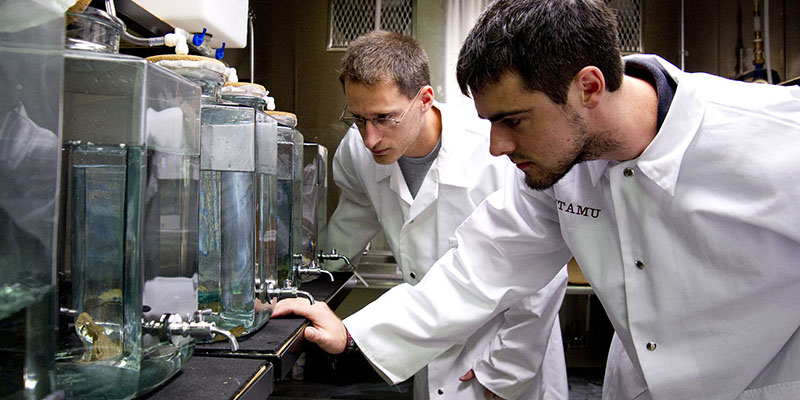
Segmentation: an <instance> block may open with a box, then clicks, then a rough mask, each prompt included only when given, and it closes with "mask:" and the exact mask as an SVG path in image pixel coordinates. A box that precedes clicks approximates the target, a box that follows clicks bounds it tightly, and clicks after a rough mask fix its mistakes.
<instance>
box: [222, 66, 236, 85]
mask: <svg viewBox="0 0 800 400" xmlns="http://www.w3.org/2000/svg"><path fill="white" fill-rule="evenodd" d="M225 81H226V82H239V76H238V75H237V74H236V68H234V67H230V68H228V69H227V70H225Z"/></svg>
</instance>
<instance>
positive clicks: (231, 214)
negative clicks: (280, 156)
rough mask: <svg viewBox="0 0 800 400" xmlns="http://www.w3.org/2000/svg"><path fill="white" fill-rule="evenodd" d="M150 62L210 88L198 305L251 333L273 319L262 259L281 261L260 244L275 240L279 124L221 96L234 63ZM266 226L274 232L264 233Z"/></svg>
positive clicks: (205, 106)
mask: <svg viewBox="0 0 800 400" xmlns="http://www.w3.org/2000/svg"><path fill="white" fill-rule="evenodd" d="M149 60H152V61H154V62H156V63H157V64H158V65H163V66H165V67H166V68H170V69H172V70H173V71H175V72H177V73H179V74H181V75H183V76H185V77H187V78H189V79H191V80H193V81H194V82H196V83H197V84H198V85H200V86H201V87H202V88H203V103H202V112H201V134H200V136H201V145H200V148H201V155H200V204H199V216H200V224H199V245H198V269H199V272H200V282H199V283H200V287H199V305H200V307H201V308H203V309H210V310H211V314H210V315H208V316H206V320H207V321H211V322H214V323H215V324H216V326H217V327H219V328H221V329H225V330H228V331H230V332H231V334H233V335H234V336H236V337H240V336H243V335H247V334H249V333H252V332H254V331H256V330H257V329H258V328H260V327H261V326H263V325H264V323H266V321H267V320H268V319H269V316H270V315H271V313H272V306H273V305H272V304H271V302H270V301H269V300H268V298H267V296H266V293H263V295H261V296H260V297H259V296H257V292H258V290H257V289H258V287H257V286H256V285H257V284H259V285H260V284H261V283H262V282H264V281H265V280H266V279H268V278H269V276H260V274H261V273H262V272H266V271H267V269H264V270H263V271H262V270H261V269H260V268H259V267H261V265H262V264H261V263H260V262H261V261H264V262H265V264H263V265H264V266H265V267H268V266H269V265H274V261H272V260H270V259H269V257H270V253H268V252H269V251H272V253H274V250H271V249H270V248H269V247H264V248H262V247H260V246H259V244H260V241H265V242H266V243H265V244H266V245H269V242H268V235H269V231H268V230H269V229H270V228H272V229H273V230H274V225H275V223H274V222H271V221H269V217H270V215H274V201H275V200H274V196H275V189H274V188H275V182H276V167H275V164H276V161H275V160H276V158H277V143H276V134H277V123H276V122H274V121H270V120H268V119H267V118H265V116H264V115H263V113H261V112H260V111H259V110H257V108H256V107H254V106H253V105H252V104H245V105H242V104H240V103H238V102H230V101H226V100H223V99H222V97H221V93H222V90H221V89H222V87H223V85H224V83H225V80H226V78H225V72H226V70H227V67H226V66H225V65H224V64H223V63H222V62H221V61H218V60H216V59H211V58H205V57H199V56H172V55H170V56H156V57H151V58H149ZM270 136H272V139H270V138H269V137H270ZM270 146H271V147H270ZM259 190H264V191H263V192H259ZM270 190H271V191H270ZM262 211H263V212H264V213H265V214H263V215H259V213H260V212H262ZM262 218H263V219H262ZM261 229H265V230H267V232H263V235H262V232H260V230H261ZM265 250H266V251H267V253H265ZM261 257H263V258H264V260H260V258H261ZM273 279H274V278H273Z"/></svg>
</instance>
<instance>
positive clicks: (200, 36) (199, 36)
mask: <svg viewBox="0 0 800 400" xmlns="http://www.w3.org/2000/svg"><path fill="white" fill-rule="evenodd" d="M207 31H208V30H207V29H206V28H203V32H201V33H195V34H194V35H193V36H192V44H193V45H195V46H200V45H201V44H203V41H204V40H206V32H207Z"/></svg>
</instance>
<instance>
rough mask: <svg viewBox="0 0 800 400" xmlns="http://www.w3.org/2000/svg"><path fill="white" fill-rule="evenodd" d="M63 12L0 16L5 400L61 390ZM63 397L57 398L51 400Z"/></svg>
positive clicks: (13, 11)
mask: <svg viewBox="0 0 800 400" xmlns="http://www.w3.org/2000/svg"><path fill="white" fill-rule="evenodd" d="M63 41H64V10H63V9H62V10H58V9H57V8H55V7H54V6H52V5H49V4H48V3H46V2H31V1H28V0H8V1H5V2H3V11H2V12H1V13H0V43H2V45H0V59H2V61H1V62H0V93H2V96H0V182H2V189H0V337H2V342H0V398H2V399H31V400H32V399H43V398H48V397H50V396H53V392H54V390H55V375H54V370H55V352H56V349H55V347H56V335H55V326H56V319H55V317H56V313H55V309H56V300H55V293H56V285H55V284H56V281H55V265H56V264H55V257H54V255H55V248H56V241H55V231H56V225H57V224H56V223H57V218H56V215H57V213H56V205H57V204H58V177H59V174H60V167H61V165H60V162H59V155H60V147H61V137H60V135H61V119H60V118H61V117H60V111H61V87H62V81H63V66H64V64H63V52H62V49H63V46H64V44H63ZM54 397H58V396H53V397H50V398H54Z"/></svg>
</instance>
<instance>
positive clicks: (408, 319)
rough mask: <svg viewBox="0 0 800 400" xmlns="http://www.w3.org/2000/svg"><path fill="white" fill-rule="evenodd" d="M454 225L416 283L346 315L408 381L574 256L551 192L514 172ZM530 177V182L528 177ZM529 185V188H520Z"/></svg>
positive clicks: (376, 361)
mask: <svg viewBox="0 0 800 400" xmlns="http://www.w3.org/2000/svg"><path fill="white" fill-rule="evenodd" d="M508 179H509V180H511V182H513V183H514V184H511V183H508V182H507V183H506V185H505V186H504V189H503V190H502V191H498V192H496V193H494V194H493V195H491V196H490V197H489V198H488V199H487V201H485V202H483V203H482V204H481V205H480V206H479V207H478V208H477V209H476V210H475V212H474V213H473V214H472V215H471V216H470V217H469V218H468V219H467V220H466V221H465V222H464V223H463V224H462V225H461V226H460V227H459V228H458V230H456V239H457V241H458V247H457V248H455V249H452V250H450V251H448V252H447V253H445V255H444V256H443V257H442V258H441V259H439V260H438V261H437V262H436V263H435V264H434V265H433V267H432V268H431V269H430V270H429V271H428V273H427V274H426V275H425V277H424V278H423V279H422V280H421V281H420V282H419V283H417V284H416V285H414V286H411V285H409V284H401V285H398V286H396V287H394V288H393V289H391V290H389V291H388V292H387V293H385V294H384V295H383V296H381V297H380V298H379V299H377V300H376V301H373V302H372V303H370V304H369V305H367V306H366V307H364V308H363V309H362V310H361V311H359V312H357V313H355V314H353V315H352V316H350V317H348V318H347V319H345V321H344V323H345V326H347V328H348V330H349V331H350V334H351V335H352V336H353V339H354V340H355V342H356V343H357V344H358V346H359V348H360V349H361V350H362V352H363V353H364V355H365V356H366V357H367V359H369V360H370V362H371V363H372V364H373V366H375V367H376V368H377V369H378V370H380V372H381V373H382V374H383V376H385V377H386V378H387V380H388V381H390V382H392V383H398V382H402V381H403V380H405V379H408V378H409V377H410V376H411V375H413V374H414V373H416V372H417V371H419V370H420V369H421V368H422V367H424V366H425V365H427V364H428V363H429V362H430V361H431V360H433V359H434V358H436V357H438V356H439V355H440V354H442V353H443V352H444V351H445V350H447V349H448V348H450V347H451V346H453V345H455V344H462V343H465V342H466V341H467V339H468V338H469V337H470V335H472V334H473V333H474V332H475V331H476V330H477V329H478V328H479V327H481V326H482V325H483V324H485V323H486V322H487V321H489V320H490V319H491V318H493V317H494V316H496V315H497V314H498V313H500V312H502V311H504V310H505V309H507V308H509V307H510V306H511V305H512V304H515V303H517V302H519V301H521V300H522V298H523V297H525V296H529V295H532V294H534V293H536V292H537V291H539V290H540V289H541V288H543V287H544V286H545V285H547V283H549V282H550V281H551V280H552V279H553V277H555V275H556V274H557V273H558V272H559V271H560V270H561V268H562V267H563V265H564V264H565V263H566V262H567V260H568V259H569V257H570V252H569V250H568V249H567V248H566V245H565V243H564V241H563V239H562V238H561V234H560V230H559V226H558V217H557V215H556V212H555V208H554V207H553V204H554V201H553V199H552V197H551V195H547V194H544V193H533V192H532V191H531V190H529V189H527V187H524V186H520V179H521V178H520V176H519V175H515V176H509V177H508ZM523 185H524V184H523ZM519 191H525V192H526V193H528V195H527V196H520V195H519V193H518V192H519Z"/></svg>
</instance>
